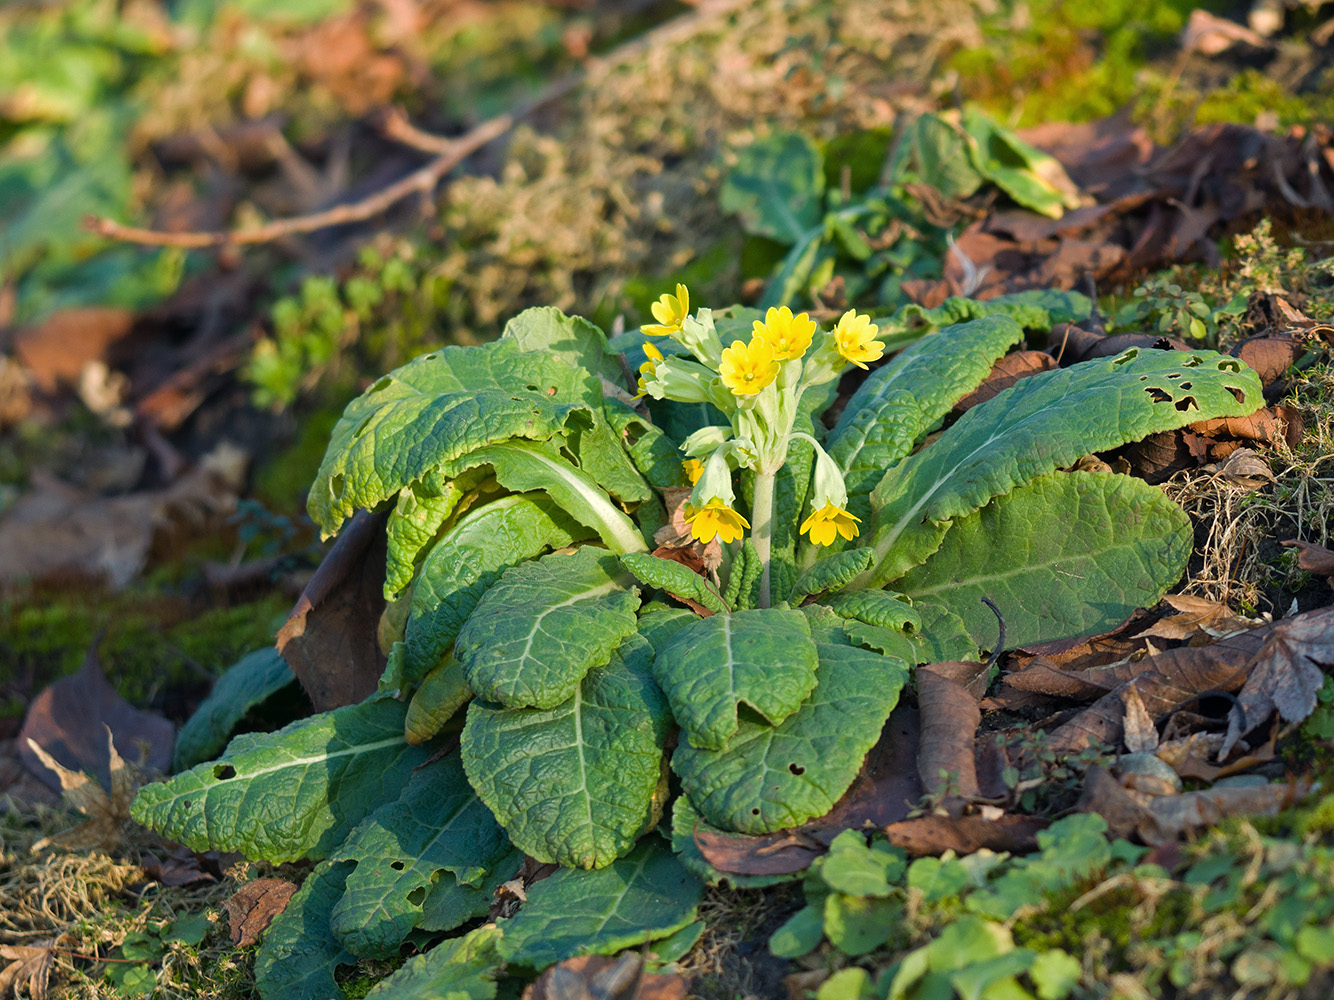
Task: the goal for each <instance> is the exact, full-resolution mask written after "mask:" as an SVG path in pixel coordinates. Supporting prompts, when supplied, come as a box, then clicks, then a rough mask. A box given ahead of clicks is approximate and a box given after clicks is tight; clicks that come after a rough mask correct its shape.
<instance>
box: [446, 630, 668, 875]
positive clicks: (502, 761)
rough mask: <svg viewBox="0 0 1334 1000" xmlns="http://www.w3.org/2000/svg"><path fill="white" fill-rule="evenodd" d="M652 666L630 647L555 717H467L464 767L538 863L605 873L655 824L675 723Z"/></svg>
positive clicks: (472, 711)
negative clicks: (665, 754)
mask: <svg viewBox="0 0 1334 1000" xmlns="http://www.w3.org/2000/svg"><path fill="white" fill-rule="evenodd" d="M651 656H652V649H651V647H650V646H649V645H648V643H647V642H646V641H645V640H643V639H641V638H639V637H638V636H635V637H632V638H631V639H629V640H627V641H626V643H625V645H624V646H622V647H621V649H620V650H618V651H617V652H616V653H615V654H614V655H613V656H612V659H611V663H609V664H608V665H607V666H605V667H601V668H598V669H596V670H592V671H590V672H589V674H588V676H587V677H585V678H584V682H583V684H582V685H581V686H580V688H579V690H578V691H577V692H575V695H574V697H573V698H571V699H570V700H569V701H567V702H565V703H564V704H563V705H557V706H556V707H555V708H551V709H514V708H501V707H499V706H496V705H488V704H486V703H484V702H477V701H474V702H473V703H472V705H471V706H470V707H469V709H468V722H467V725H466V726H465V727H464V730H463V748H462V752H463V766H464V768H465V770H466V771H467V772H468V780H469V781H470V782H471V783H472V786H473V787H474V788H475V789H476V790H477V794H478V795H479V796H480V797H481V799H482V801H483V802H485V803H486V804H487V806H489V807H490V809H491V811H492V812H493V813H495V816H496V819H497V820H498V821H499V822H500V825H501V826H503V827H504V828H505V831H506V832H507V833H508V834H509V837H510V840H511V841H512V842H513V843H514V845H515V846H516V847H519V848H521V849H522V850H524V851H526V852H527V853H528V854H530V855H532V856H533V857H535V858H537V859H538V860H539V861H554V862H558V863H560V864H564V865H569V866H570V867H575V868H601V867H604V866H606V865H609V864H611V863H612V862H613V861H614V860H616V858H618V857H620V856H622V855H624V854H625V853H626V852H627V851H629V849H630V847H631V845H633V844H634V842H635V840H636V839H637V838H638V837H639V835H640V834H641V833H643V832H644V830H645V829H646V828H647V827H648V826H650V825H651V824H652V823H653V822H655V821H656V815H655V796H657V795H658V793H659V783H660V781H661V779H662V759H663V749H662V747H663V741H664V740H665V739H666V738H667V731H668V728H669V727H670V725H671V715H670V713H669V711H668V708H667V703H666V701H665V700H664V699H663V697H662V692H660V691H659V690H658V688H657V685H656V684H654V683H653V678H652V676H651V674H650V673H649V668H648V662H647V661H648V659H649V658H650V657H651Z"/></svg>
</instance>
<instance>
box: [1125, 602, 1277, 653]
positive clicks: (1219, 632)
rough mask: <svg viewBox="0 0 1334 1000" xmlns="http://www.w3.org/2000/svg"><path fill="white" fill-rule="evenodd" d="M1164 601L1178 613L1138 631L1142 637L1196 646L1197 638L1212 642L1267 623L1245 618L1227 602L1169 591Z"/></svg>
mask: <svg viewBox="0 0 1334 1000" xmlns="http://www.w3.org/2000/svg"><path fill="white" fill-rule="evenodd" d="M1163 601H1164V602H1165V603H1166V604H1168V605H1169V606H1171V607H1172V608H1173V610H1175V611H1176V612H1177V613H1176V614H1174V615H1168V616H1167V617H1166V618H1162V619H1160V620H1159V621H1157V622H1156V623H1154V624H1153V625H1150V626H1149V627H1148V628H1146V629H1145V630H1144V631H1143V632H1140V633H1139V634H1140V635H1141V636H1144V637H1145V638H1158V639H1167V640H1182V641H1184V642H1188V643H1190V644H1192V645H1199V644H1200V643H1197V642H1195V640H1196V639H1203V640H1204V641H1206V642H1212V641H1214V640H1215V639H1225V638H1227V637H1228V636H1230V635H1236V634H1237V633H1238V632H1245V631H1247V630H1248V629H1253V628H1259V627H1261V626H1263V625H1266V624H1268V623H1267V622H1266V621H1265V620H1264V619H1262V618H1244V617H1242V616H1240V615H1237V614H1235V613H1234V612H1233V611H1232V609H1231V608H1229V607H1228V606H1227V605H1226V604H1219V603H1218V602H1216V601H1208V600H1205V599H1204V598H1202V597H1191V596H1189V595H1187V594H1168V595H1167V596H1166V597H1165V598H1163Z"/></svg>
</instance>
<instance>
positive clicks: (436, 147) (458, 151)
mask: <svg viewBox="0 0 1334 1000" xmlns="http://www.w3.org/2000/svg"><path fill="white" fill-rule="evenodd" d="M747 2H748V0H702V2H700V4H699V5H698V6H697V7H696V9H695V10H694V11H692V12H691V13H689V14H683V15H681V16H680V17H678V18H676V19H675V20H672V21H668V22H667V23H666V24H663V25H660V26H658V27H657V28H654V29H653V30H652V31H649V32H646V33H645V34H643V35H641V36H640V37H638V38H636V39H633V40H632V41H629V42H626V43H625V44H623V45H620V46H618V47H617V48H616V49H614V50H613V51H611V52H610V53H608V54H607V55H605V56H597V57H594V58H591V59H589V60H588V61H587V63H586V64H585V66H584V68H583V69H580V70H576V71H574V72H572V73H568V74H566V75H565V76H563V77H561V78H560V79H559V80H556V81H555V82H554V83H552V84H551V85H550V86H548V87H547V88H546V89H545V90H544V91H543V92H542V93H540V94H539V95H537V96H536V97H534V98H533V99H532V100H530V101H527V102H526V103H524V104H521V105H519V107H517V108H516V109H514V110H513V111H510V112H507V113H506V114H503V115H499V116H497V117H495V118H491V119H488V120H487V121H484V122H482V124H480V125H478V126H477V127H476V128H474V129H473V130H472V131H470V132H467V133H466V134H464V135H461V136H459V137H458V138H453V139H451V138H446V137H444V136H437V135H432V134H430V133H429V132H423V131H422V130H421V129H418V128H416V127H415V126H413V125H411V124H409V123H408V122H407V121H406V119H404V118H403V117H402V116H401V115H390V116H389V117H388V118H387V120H386V121H385V123H384V131H385V134H386V135H388V136H389V137H390V138H392V139H395V140H397V141H398V142H401V143H403V144H404V145H408V146H412V147H413V148H415V149H420V150H422V151H424V152H428V153H433V154H435V159H434V160H431V161H430V162H429V163H427V164H425V165H423V166H421V167H419V168H418V169H417V170H414V171H413V172H412V173H410V174H408V175H407V176H406V177H404V178H402V179H401V180H398V181H395V182H394V183H393V184H390V185H389V186H388V187H385V188H381V189H380V190H379V191H377V192H375V194H373V195H370V196H369V197H367V198H363V199H362V200H361V201H355V202H349V203H348V204H345V205H336V206H334V207H333V208H330V209H326V210H325V211H323V212H315V213H312V214H310V215H298V216H293V217H292V218H288V219H278V220H276V221H274V222H269V223H266V224H265V225H262V226H257V227H255V228H254V229H236V230H218V231H215V232H178V233H169V232H164V231H162V230H158V229H141V228H139V227H137V226H124V225H121V224H120V223H119V222H116V221H115V220H114V219H107V218H103V217H99V216H89V217H87V218H86V219H85V220H84V225H85V226H86V227H87V228H88V229H90V230H92V231H93V232H95V233H98V234H100V235H102V236H106V237H109V238H111V239H114V240H121V241H122V242H125V243H142V244H146V245H149V246H164V247H183V248H185V249H206V248H208V247H221V246H242V245H246V244H256V243H271V242H273V241H274V240H278V239H282V238H283V237H285V236H294V235H297V234H301V233H313V232H316V231H318V230H321V229H328V228H330V227H331V226H341V225H345V224H347V223H350V222H364V221H365V220H367V219H369V218H372V217H374V216H376V215H379V214H380V213H382V212H384V211H386V210H387V209H389V208H391V207H392V206H394V205H395V204H397V203H398V202H400V201H402V200H403V199H404V198H407V197H408V196H409V195H412V194H423V195H424V194H429V193H430V192H431V191H433V190H434V189H435V186H436V185H437V184H438V183H440V180H441V178H443V177H444V175H445V174H447V173H448V172H449V171H450V170H452V169H453V168H454V167H456V166H458V165H459V164H460V163H461V162H462V161H463V160H464V159H466V158H467V157H469V156H471V155H472V154H473V153H475V152H477V151H478V150H479V149H481V148H482V147H483V146H486V145H488V144H489V143H491V142H494V141H495V140H496V139H499V138H500V137H501V136H503V135H505V134H506V133H507V132H509V131H510V130H511V129H512V128H514V126H515V125H517V124H518V123H519V122H520V121H522V120H523V119H525V118H527V117H528V116H529V115H531V114H533V113H534V112H536V111H538V110H539V109H541V108H543V107H545V106H546V105H548V104H551V103H552V102H554V101H557V100H560V99H561V98H562V97H565V96H566V95H567V94H569V93H570V92H571V91H573V90H574V89H575V88H576V87H578V86H579V84H581V83H582V82H583V81H584V80H585V79H586V78H587V77H588V76H590V75H592V74H593V73H595V72H605V71H607V70H610V69H613V68H615V67H616V66H619V65H621V64H622V63H625V62H627V61H629V60H630V59H632V58H634V57H635V56H637V55H639V54H641V53H642V52H644V51H645V50H647V49H649V48H652V47H653V46H655V45H659V44H662V43H664V42H668V41H674V40H676V39H677V38H678V37H682V36H688V35H690V34H693V33H694V32H695V31H697V30H699V28H701V27H702V26H703V24H704V23H705V22H707V21H708V20H709V19H711V18H713V17H716V16H719V15H724V14H727V13H730V12H731V11H732V10H734V9H736V8H739V7H742V6H744V5H745V4H746V3H747Z"/></svg>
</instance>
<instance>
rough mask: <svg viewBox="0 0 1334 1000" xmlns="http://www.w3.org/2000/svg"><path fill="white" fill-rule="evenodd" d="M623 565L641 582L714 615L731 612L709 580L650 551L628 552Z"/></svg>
mask: <svg viewBox="0 0 1334 1000" xmlns="http://www.w3.org/2000/svg"><path fill="white" fill-rule="evenodd" d="M621 565H623V566H624V567H625V568H626V569H627V570H629V571H630V572H631V573H633V574H634V575H635V577H636V578H637V579H638V580H639V582H640V583H642V584H644V585H645V586H648V587H652V588H653V589H654V590H661V591H663V592H665V593H668V594H671V595H672V596H673V597H675V598H676V599H677V600H682V599H685V600H690V601H694V602H695V603H696V604H699V605H701V606H703V607H704V608H707V609H708V610H709V611H712V612H713V613H714V614H719V613H721V612H724V611H726V610H727V605H726V604H724V603H723V599H722V598H721V597H720V596H718V592H717V591H716V590H714V589H713V587H712V586H710V584H709V581H708V580H706V579H704V577H702V576H700V575H699V574H698V573H696V572H695V571H694V570H692V569H691V568H690V567H689V566H683V565H682V564H681V563H679V562H677V561H676V560H675V559H661V558H659V557H658V556H651V555H649V554H648V553H646V552H627V553H626V554H625V555H623V556H621Z"/></svg>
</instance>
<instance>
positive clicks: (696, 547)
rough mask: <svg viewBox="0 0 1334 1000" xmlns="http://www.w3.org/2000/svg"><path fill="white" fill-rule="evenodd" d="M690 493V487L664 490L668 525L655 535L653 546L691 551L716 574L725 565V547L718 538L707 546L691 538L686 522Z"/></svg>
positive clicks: (704, 565) (709, 570)
mask: <svg viewBox="0 0 1334 1000" xmlns="http://www.w3.org/2000/svg"><path fill="white" fill-rule="evenodd" d="M690 492H691V490H690V487H688V486H681V487H671V488H668V489H666V490H663V493H662V499H663V503H664V504H665V505H666V507H667V523H666V524H664V525H663V526H662V527H661V528H659V529H658V530H657V531H656V532H655V533H654V535H653V544H654V545H657V546H660V547H661V546H666V547H668V548H673V549H686V550H689V551H691V552H693V553H694V555H695V557H696V558H697V559H698V560H699V562H700V563H701V564H702V565H703V567H704V569H705V571H707V572H709V573H714V572H716V571H717V569H718V567H719V566H721V565H722V564H723V546H722V543H721V542H720V541H718V539H717V538H714V539H713V541H711V542H709V543H708V544H707V545H705V544H703V543H701V542H699V541H697V540H695V538H693V537H692V536H691V534H690V525H689V524H688V523H687V522H686V503H687V501H689V499H690Z"/></svg>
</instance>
